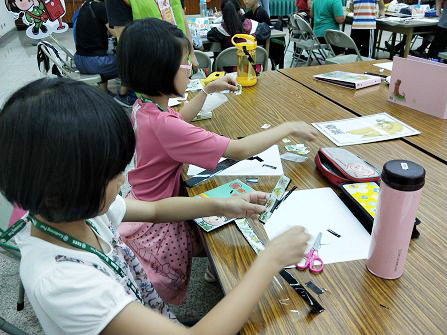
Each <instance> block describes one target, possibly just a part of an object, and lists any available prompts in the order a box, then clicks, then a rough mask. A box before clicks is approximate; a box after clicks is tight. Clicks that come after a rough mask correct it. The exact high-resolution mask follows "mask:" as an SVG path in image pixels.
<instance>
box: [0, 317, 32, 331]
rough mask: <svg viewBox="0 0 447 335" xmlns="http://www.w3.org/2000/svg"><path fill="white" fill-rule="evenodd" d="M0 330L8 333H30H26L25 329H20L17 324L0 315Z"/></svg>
mask: <svg viewBox="0 0 447 335" xmlns="http://www.w3.org/2000/svg"><path fill="white" fill-rule="evenodd" d="M0 330H3V331H4V332H6V333H7V334H11V335H28V334H27V333H25V332H24V331H22V330H20V329H19V328H17V327H16V326H14V325H12V324H10V323H9V322H7V321H6V320H5V319H3V318H2V317H0Z"/></svg>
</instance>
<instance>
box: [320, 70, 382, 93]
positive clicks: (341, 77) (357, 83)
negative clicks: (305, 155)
mask: <svg viewBox="0 0 447 335" xmlns="http://www.w3.org/2000/svg"><path fill="white" fill-rule="evenodd" d="M314 78H315V79H317V80H321V81H324V82H327V83H329V84H334V85H338V86H343V87H347V88H350V89H354V90H357V89H359V88H364V87H368V86H372V85H377V84H380V83H381V81H382V79H381V78H380V77H377V76H371V75H368V74H359V73H351V72H344V71H332V72H328V73H323V74H317V75H315V76H314Z"/></svg>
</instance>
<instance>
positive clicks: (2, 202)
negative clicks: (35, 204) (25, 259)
mask: <svg viewBox="0 0 447 335" xmlns="http://www.w3.org/2000/svg"><path fill="white" fill-rule="evenodd" d="M0 210H1V211H0V213H1V216H0V235H2V234H3V233H4V232H5V231H6V230H7V229H8V223H9V221H10V215H11V214H12V213H13V206H12V205H11V204H10V203H9V202H8V201H7V200H6V199H5V197H4V196H3V195H1V194H0ZM0 248H3V249H5V250H7V251H10V252H11V253H12V254H13V255H14V256H18V252H19V249H18V248H17V246H16V244H15V242H14V240H13V239H12V240H9V241H8V242H0Z"/></svg>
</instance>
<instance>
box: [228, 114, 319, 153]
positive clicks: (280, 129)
mask: <svg viewBox="0 0 447 335" xmlns="http://www.w3.org/2000/svg"><path fill="white" fill-rule="evenodd" d="M317 134H318V132H317V130H316V129H315V128H313V127H312V126H309V125H308V124H307V123H305V122H302V121H291V122H285V123H283V124H281V125H279V126H277V127H275V128H272V129H269V130H266V131H262V132H260V133H256V134H253V135H250V136H247V137H244V138H242V139H240V140H230V143H229V144H228V147H227V150H225V152H224V154H223V156H224V157H226V158H232V159H235V160H242V159H246V158H248V157H251V156H253V155H256V154H258V153H260V152H262V151H264V150H266V149H268V148H269V147H271V146H272V145H273V144H275V143H276V142H278V141H280V140H281V139H282V138H283V137H287V136H290V135H292V136H298V137H301V138H303V139H304V140H308V141H313V140H314V139H315V137H316V136H317Z"/></svg>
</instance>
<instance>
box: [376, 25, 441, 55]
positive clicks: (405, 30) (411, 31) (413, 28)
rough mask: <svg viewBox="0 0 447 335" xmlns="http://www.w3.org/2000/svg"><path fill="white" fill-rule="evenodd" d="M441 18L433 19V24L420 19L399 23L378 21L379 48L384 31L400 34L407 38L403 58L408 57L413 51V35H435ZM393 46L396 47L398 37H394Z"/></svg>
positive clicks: (377, 39)
mask: <svg viewBox="0 0 447 335" xmlns="http://www.w3.org/2000/svg"><path fill="white" fill-rule="evenodd" d="M438 21H439V18H433V19H431V22H427V21H421V20H418V19H411V20H408V21H403V22H398V23H396V22H395V21H386V20H378V21H377V32H378V34H379V37H378V38H376V41H377V48H378V47H379V46H380V42H381V40H382V33H383V31H390V32H392V33H399V34H403V35H405V36H406V42H405V48H404V52H403V57H407V56H408V54H409V53H410V49H411V41H412V40H413V35H416V34H427V33H434V32H435V29H436V25H437V24H438ZM392 39H393V40H392V43H391V45H393V46H394V44H395V42H396V35H393V37H392Z"/></svg>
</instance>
